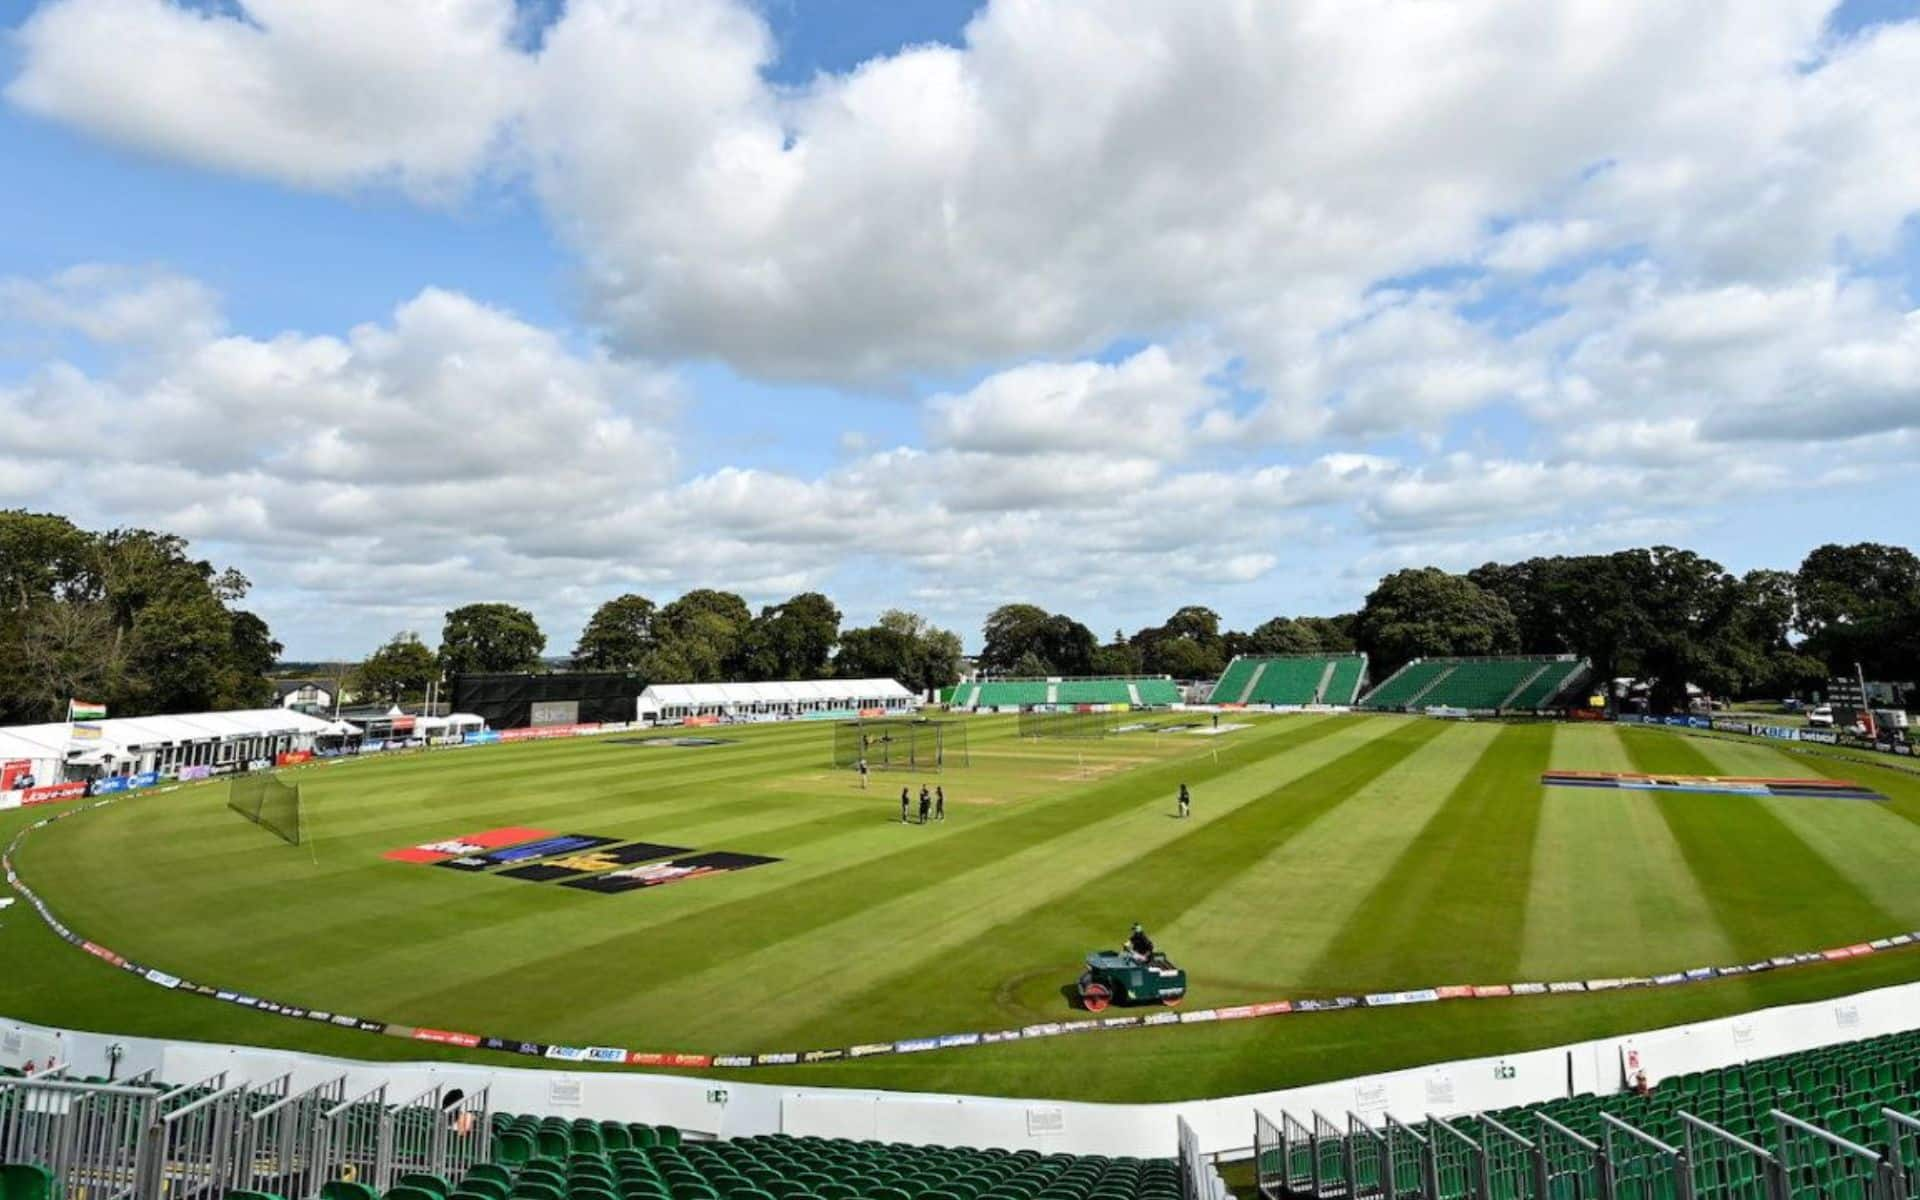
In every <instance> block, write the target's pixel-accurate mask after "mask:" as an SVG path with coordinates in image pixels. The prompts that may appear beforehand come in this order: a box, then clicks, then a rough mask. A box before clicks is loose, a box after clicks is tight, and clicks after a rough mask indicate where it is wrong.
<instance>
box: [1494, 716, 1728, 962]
mask: <svg viewBox="0 0 1920 1200" xmlns="http://www.w3.org/2000/svg"><path fill="white" fill-rule="evenodd" d="M1553 766H1554V768H1555V769H1560V770H1574V771H1628V770H1631V769H1632V760H1631V759H1630V758H1629V756H1628V754H1627V749H1626V746H1625V745H1624V744H1622V742H1621V740H1620V733H1619V731H1618V730H1617V729H1616V728H1615V727H1613V726H1611V725H1599V724H1593V725H1563V726H1560V727H1558V728H1556V729H1555V730H1554V735H1553ZM1536 847H1537V849H1536V850H1535V853H1534V863H1533V889H1532V892H1531V894H1530V895H1529V897H1528V901H1527V914H1528V919H1527V937H1526V949H1525V954H1524V956H1523V959H1522V964H1523V965H1522V967H1521V974H1523V975H1525V976H1527V977H1529V978H1534V979H1540V978H1545V979H1567V978H1595V977H1601V976H1608V975H1631V974H1638V973H1640V972H1642V971H1645V970H1646V969H1647V968H1648V966H1649V962H1648V953H1647V947H1649V946H1661V947H1671V950H1670V951H1669V952H1664V954H1665V957H1666V958H1667V960H1668V961H1671V962H1680V963H1703V962H1724V961H1727V960H1729V959H1731V958H1732V957H1734V954H1733V948H1732V947H1731V946H1730V945H1729V944H1728V943H1727V941H1726V938H1725V935H1724V934H1723V933H1722V931H1721V929H1720V926H1719V924H1718V923H1717V922H1716V921H1715V920H1714V918H1713V911H1712V909H1711V908H1709V907H1708V906H1707V902H1706V898H1705V897H1704V896H1702V895H1701V892H1700V884H1699V881H1698V880H1696V879H1695V878H1694V876H1693V874H1692V872H1690V871H1689V870H1688V869H1687V864H1686V860H1685V859H1684V858H1683V857H1681V854H1680V848H1679V846H1678V845H1677V844H1675V842H1674V840H1673V835H1672V834H1671V833H1670V832H1669V831H1668V829H1667V825H1666V822H1665V821H1664V820H1663V819H1662V818H1661V816H1660V811H1659V808H1658V807H1657V806H1656V804H1655V803H1654V798H1653V797H1652V796H1649V795H1647V794H1646V793H1644V792H1636V791H1629V790H1625V789H1622V790H1599V789H1592V790H1589V789H1580V788H1546V789H1544V791H1543V795H1542V799H1541V821H1540V833H1539V836H1538V839H1537V841H1536Z"/></svg>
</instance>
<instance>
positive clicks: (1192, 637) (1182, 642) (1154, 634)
mask: <svg viewBox="0 0 1920 1200" xmlns="http://www.w3.org/2000/svg"><path fill="white" fill-rule="evenodd" d="M1133 644H1134V645H1135V646H1136V647H1138V648H1139V650H1140V662H1141V666H1142V668H1143V669H1145V670H1146V671H1147V672H1148V673H1150V674H1154V675H1171V676H1173V677H1174V678H1175V679H1207V678H1211V677H1213V676H1215V675H1218V674H1219V673H1220V672H1221V670H1222V669H1223V668H1224V667H1225V666H1226V665H1227V645H1226V639H1225V638H1223V637H1221V636H1220V614H1219V613H1217V612H1214V611H1213V610H1212V609H1210V608H1205V607H1202V606H1200V605H1197V604H1190V605H1187V606H1186V607H1184V608H1181V609H1179V610H1178V611H1176V612H1175V613H1174V614H1173V615H1172V616H1170V617H1168V618H1167V620H1166V623H1165V624H1163V625H1155V626H1153V627H1152V628H1149V629H1142V630H1141V631H1140V632H1139V633H1136V634H1134V635H1133Z"/></svg>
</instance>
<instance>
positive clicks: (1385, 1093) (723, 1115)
mask: <svg viewBox="0 0 1920 1200" xmlns="http://www.w3.org/2000/svg"><path fill="white" fill-rule="evenodd" d="M1522 1002H1525V1001H1519V1000H1516V1001H1515V1003H1522ZM1917 1025H1920V983H1911V984H1903V985H1900V986H1897V987H1889V988H1880V989H1876V990H1874V991H1870V992H1862V993H1859V994H1857V995H1853V996H1847V997H1842V998H1840V999H1836V1000H1823V1001H1819V1002H1816V1003H1810V1004H1799V1005H1791V1006H1785V1007H1780V1008H1770V1009H1762V1010H1759V1011H1756V1012H1750V1013H1745V1014H1742V1015H1740V1016H1735V1017H1727V1018H1723V1019H1719V1020H1713V1021H1702V1022H1698V1023H1695V1024H1690V1025H1679V1026H1673V1027H1670V1028H1666V1029H1658V1030H1650V1031H1647V1032H1643V1033H1636V1034H1630V1035H1627V1036H1624V1037H1614V1038H1601V1039H1597V1040H1594V1041H1590V1042H1579V1043H1575V1044H1573V1045H1567V1046H1557V1047H1553V1048H1551V1049H1546V1050H1534V1051H1528V1052H1525V1053H1521V1054H1512V1055H1506V1056H1502V1057H1492V1058H1476V1059H1465V1060H1460V1061H1456V1062H1449V1063H1440V1064H1436V1065H1433V1066H1427V1067H1416V1068H1413V1069H1410V1070H1405V1071H1394V1072H1389V1073H1387V1074H1382V1075H1370V1076H1365V1077H1362V1078H1358V1079H1348V1080H1342V1081H1338V1082H1332V1083H1323V1084H1313V1085H1310V1086H1307V1087H1299V1088H1288V1089H1284V1090H1281V1091H1274V1092H1262V1093H1257V1094H1253V1095H1245V1096H1231V1097H1223V1098H1220V1099H1212V1100H1194V1101H1186V1102H1181V1103H1174V1104H1088V1103H1078V1102H1066V1101H1052V1100H1018V1099H1000V1098H996V1097H981V1096H945V1095H932V1094H920V1093H902V1092H881V1091H866V1090H860V1089H851V1088H834V1087H824V1086H823V1087H793V1086H781V1085H776V1084H766V1083H752V1082H747V1081H745V1080H744V1079H743V1078H741V1077H739V1076H728V1075H726V1074H724V1073H717V1074H712V1075H707V1076H682V1075H659V1074H655V1075H646V1074H629V1073H622V1072H578V1073H575V1072H562V1071H547V1070H531V1069H524V1068H517V1067H491V1066H472V1065H464V1064H458V1063H374V1062H365V1061H362V1060H358V1059H343V1058H327V1057H322V1056H318V1055H310V1054H300V1053H295V1052H292V1051H279V1050H266V1049H258V1048H252V1047H240V1046H224V1045H213V1044H207V1043H201V1042H175V1041H165V1040H157V1039H151V1038H133V1037H116V1036H114V1035H111V1034H99V1033H85V1032H77V1031H72V1030H62V1029H52V1028H48V1027H45V1026H38V1025H28V1024H24V1023H21V1022H17V1021H12V1020H9V1019H7V1018H4V1017H0V1065H7V1066H14V1067H17V1066H20V1065H21V1064H22V1063H25V1062H29V1061H31V1062H34V1063H36V1064H38V1065H39V1066H42V1067H45V1066H46V1065H47V1064H48V1062H49V1061H53V1060H57V1061H60V1062H65V1063H67V1064H68V1065H69V1069H70V1071H71V1072H72V1073H73V1074H75V1075H102V1076H103V1075H105V1074H106V1072H107V1057H108V1055H107V1048H108V1047H109V1046H110V1045H114V1044H118V1045H120V1046H121V1047H122V1048H123V1051H124V1055H123V1057H122V1058H121V1061H120V1064H119V1070H120V1073H121V1075H123V1076H124V1075H128V1074H133V1073H136V1072H139V1071H144V1070H147V1069H148V1068H152V1069H153V1070H154V1071H155V1072H156V1074H157V1076H158V1077H159V1078H162V1079H165V1080H168V1081H170V1082H181V1081H191V1080H196V1079H201V1078H204V1077H206V1076H208V1075H211V1074H214V1073H215V1072H218V1071H226V1072H228V1078H229V1079H230V1080H233V1081H239V1080H244V1079H255V1080H259V1079H267V1078H271V1077H274V1076H277V1075H279V1074H281V1073H283V1072H288V1071H291V1072H292V1073H293V1086H294V1089H295V1090H296V1091H298V1090H300V1089H301V1088H304V1087H308V1086H311V1085H313V1084H317V1083H320V1082H323V1081H326V1080H329V1079H333V1078H336V1077H338V1076H339V1075H341V1074H342V1073H345V1074H347V1075H348V1076H349V1080H348V1087H347V1092H348V1094H349V1095H354V1094H357V1093H359V1092H361V1091H363V1090H365V1089H367V1088H370V1087H373V1086H375V1085H376V1084H379V1083H381V1082H389V1083H391V1085H392V1088H391V1092H392V1094H398V1095H414V1094H417V1093H419V1092H422V1091H425V1090H427V1089H428V1088H430V1087H433V1086H435V1085H437V1084H451V1085H454V1086H458V1087H460V1088H463V1089H465V1090H467V1091H468V1092H472V1091H473V1090H475V1089H477V1088H481V1087H486V1088H490V1089H491V1093H490V1096H491V1102H492V1106H493V1108H494V1109H495V1110H496V1111H507V1112H531V1113H541V1114H547V1113H552V1114H557V1115H561V1116H569V1117H573V1116H580V1117H592V1118H595V1119H613V1120H621V1121H644V1122H648V1123H652V1124H668V1125H675V1126H678V1127H680V1128H681V1129H682V1130H685V1131H687V1132H689V1133H692V1134H695V1135H704V1136H721V1137H738V1136H746V1135H750V1134H760V1133H777V1132H786V1133H791V1134H810V1135H818V1136H824V1137H851V1138H878V1139H880V1140H883V1141H902V1142H920V1143H933V1144H941V1145H955V1146H999V1147H1004V1148H1006V1149H1010V1150H1017V1149H1020V1148H1022V1147H1033V1148H1035V1149H1039V1150H1042V1151H1045V1152H1048V1153H1053V1152H1060V1151H1064V1152H1068V1153H1095V1154H1153V1155H1172V1154H1173V1153H1174V1147H1175V1124H1174V1118H1175V1117H1176V1116H1178V1117H1183V1118H1185V1119H1186V1121H1187V1123H1188V1124H1190V1125H1191V1126H1192V1127H1193V1128H1194V1130H1195V1131H1196V1133H1197V1134H1198V1136H1199V1138H1200V1142H1201V1145H1202V1147H1203V1148H1204V1149H1205V1150H1206V1151H1208V1152H1210V1153H1223V1152H1225V1153H1229V1154H1231V1153H1233V1152H1237V1151H1238V1152H1245V1151H1246V1150H1247V1149H1248V1148H1249V1146H1250V1144H1251V1142H1252V1137H1253V1114H1254V1111H1255V1110H1256V1109H1258V1110H1260V1111H1262V1112H1265V1113H1266V1114H1268V1115H1269V1116H1271V1117H1275V1118H1277V1116H1278V1114H1279V1113H1280V1112H1282V1111H1287V1112H1291V1113H1293V1114H1294V1115H1295V1116H1298V1117H1303V1118H1304V1117H1305V1116H1306V1115H1307V1114H1309V1113H1311V1112H1312V1111H1314V1110H1318V1111H1320V1112H1322V1113H1325V1114H1327V1115H1328V1116H1330V1117H1334V1118H1336V1119H1338V1118H1339V1117H1340V1114H1343V1113H1345V1112H1348V1111H1351V1112H1355V1113H1358V1114H1360V1115H1362V1116H1367V1117H1373V1116H1376V1115H1378V1114H1380V1113H1383V1112H1392V1113H1393V1114H1395V1115H1396V1116H1397V1117H1399V1118H1400V1119H1402V1120H1412V1119H1414V1118H1416V1117H1422V1116H1425V1115H1427V1114H1429V1113H1432V1114H1435V1115H1439V1116H1447V1115H1451V1114H1454V1113H1464V1112H1473V1111H1479V1110H1484V1109H1493V1108H1501V1107H1506V1106H1508V1105H1515V1104H1529V1103H1535V1102H1538V1101H1543V1100H1551V1099H1555V1098H1558V1097H1562V1096H1566V1095H1569V1094H1573V1093H1578V1092H1598V1093H1607V1092H1615V1091H1618V1090H1620V1088H1621V1087H1622V1085H1623V1082H1624V1072H1623V1064H1624V1063H1625V1062H1626V1061H1627V1060H1628V1056H1629V1055H1631V1056H1633V1061H1635V1062H1636V1063H1638V1064H1639V1065H1641V1066H1642V1067H1643V1068H1644V1069H1645V1070H1646V1071H1647V1073H1648V1077H1649V1078H1650V1079H1651V1080H1652V1081H1653V1082H1654V1083H1655V1085H1656V1086H1657V1085H1658V1084H1659V1083H1660V1081H1661V1080H1663V1079H1665V1078H1667V1077H1669V1076H1672V1075H1678V1074H1683V1073H1686V1072H1689V1071H1696V1070H1701V1069H1703V1068H1707V1067H1715V1066H1726V1065H1730V1064H1734V1063H1739V1062H1745V1061H1748V1060H1751V1059H1756V1058H1767V1057H1770V1056H1772V1055H1776V1054H1787V1053H1792V1052H1795V1051H1801V1050H1809V1049H1813V1048H1815V1047H1819V1046H1826V1045H1831V1044H1834V1043H1837V1042H1847V1041H1854V1040H1857V1039H1860V1038H1867V1037H1874V1036H1877V1035H1879V1034H1884V1033H1893V1032H1897V1031H1900V1030H1905V1029H1911V1028H1914V1027H1916V1026H1917ZM1084 1044H1085V1046H1086V1050H1087V1053H1089V1054H1108V1053H1120V1054H1124V1053H1126V1046H1125V1045H1124V1044H1123V1042H1122V1041H1121V1040H1120V1039H1118V1038H1115V1039H1113V1040H1112V1041H1111V1042H1110V1043H1109V1042H1108V1041H1107V1039H1105V1038H1103V1037H1101V1036H1100V1035H1098V1034H1094V1035H1088V1036H1087V1037H1086V1039H1085V1043H1084ZM823 1074H825V1073H824V1072H823Z"/></svg>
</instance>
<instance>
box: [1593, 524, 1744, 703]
mask: <svg viewBox="0 0 1920 1200" xmlns="http://www.w3.org/2000/svg"><path fill="white" fill-rule="evenodd" d="M1611 557H1612V558H1613V559H1614V561H1615V564H1616V568H1617V570H1618V571H1619V573H1620V575H1621V577H1622V578H1623V579H1624V581H1625V583H1626V586H1627V591H1628V593H1629V594H1630V595H1631V596H1632V598H1633V603H1634V605H1635V608H1636V610H1637V613H1638V616H1639V621H1638V625H1637V628H1636V629H1635V631H1634V632H1635V633H1636V635H1637V641H1638V642H1639V651H1638V658H1639V668H1640V674H1641V675H1642V676H1643V677H1645V678H1646V679H1647V680H1648V682H1649V684H1650V687H1649V691H1648V704H1649V706H1650V707H1651V708H1652V709H1653V710H1654V711H1655V712H1685V711H1686V709H1687V684H1689V683H1696V684H1698V685H1700V686H1702V687H1704V688H1705V689H1706V690H1708V691H1710V692H1717V693H1719V694H1721V695H1726V694H1729V693H1730V692H1732V691H1733V690H1734V688H1735V686H1736V677H1735V676H1734V675H1733V674H1732V673H1731V672H1730V671H1729V669H1728V667H1727V665H1726V659H1725V655H1724V654H1723V653H1721V651H1722V650H1723V649H1724V646H1725V634H1726V631H1727V629H1728V627H1729V625H1730V624H1731V621H1732V618H1733V614H1734V609H1735V607H1736V605H1737V603H1738V600H1739V588H1738V584H1737V581H1736V580H1735V579H1734V578H1733V576H1731V575H1729V574H1727V573H1726V571H1725V570H1723V569H1722V568H1721V566H1720V564H1719V563H1717V562H1714V561H1713V560H1712V559H1708V558H1702V557H1701V556H1700V555H1698V554H1695V553H1694V552H1693V551H1691V550H1676V549H1675V548H1673V547H1672V546H1654V547H1652V548H1651V549H1647V550H1623V551H1621V552H1620V553H1618V554H1615V555H1612V556H1611Z"/></svg>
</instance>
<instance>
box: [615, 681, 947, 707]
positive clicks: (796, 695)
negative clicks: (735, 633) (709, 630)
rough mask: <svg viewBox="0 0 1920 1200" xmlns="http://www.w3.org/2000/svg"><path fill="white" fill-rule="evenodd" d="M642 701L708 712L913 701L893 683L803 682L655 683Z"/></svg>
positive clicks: (904, 689)
mask: <svg viewBox="0 0 1920 1200" xmlns="http://www.w3.org/2000/svg"><path fill="white" fill-rule="evenodd" d="M640 696H641V698H642V699H643V700H651V701H653V702H654V703H656V704H659V705H661V706H662V707H665V706H666V705H670V704H671V705H682V704H684V705H688V706H692V707H698V708H709V707H712V706H714V705H725V704H786V703H795V702H805V701H808V700H887V699H904V700H911V699H913V693H912V692H910V691H908V690H907V689H906V688H904V687H901V686H900V684H899V683H898V682H897V681H895V680H892V679H802V680H792V681H789V682H785V683H656V684H654V685H652V686H651V687H649V688H647V690H646V691H644V692H642V693H640Z"/></svg>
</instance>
